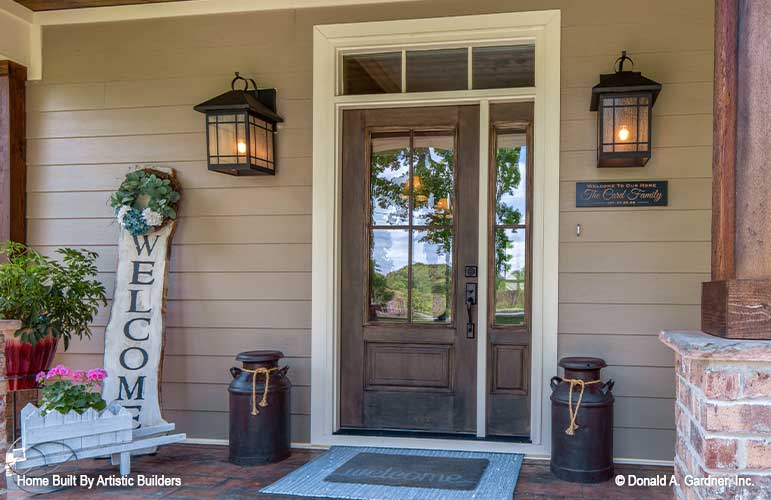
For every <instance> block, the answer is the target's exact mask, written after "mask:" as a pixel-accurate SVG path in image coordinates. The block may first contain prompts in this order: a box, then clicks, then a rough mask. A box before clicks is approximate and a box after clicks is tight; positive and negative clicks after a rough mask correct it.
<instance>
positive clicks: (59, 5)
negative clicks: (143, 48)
mask: <svg viewBox="0 0 771 500" xmlns="http://www.w3.org/2000/svg"><path fill="white" fill-rule="evenodd" d="M15 1H16V3H20V4H21V5H23V6H25V7H27V8H28V9H30V10H34V11H43V10H61V9H81V8H85V7H111V6H114V5H136V4H143V3H162V2H179V1H183V0H15Z"/></svg>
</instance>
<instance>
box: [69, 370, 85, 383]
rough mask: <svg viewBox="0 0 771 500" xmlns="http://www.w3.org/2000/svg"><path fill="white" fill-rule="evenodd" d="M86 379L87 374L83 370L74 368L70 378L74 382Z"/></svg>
mask: <svg viewBox="0 0 771 500" xmlns="http://www.w3.org/2000/svg"><path fill="white" fill-rule="evenodd" d="M86 379H87V375H86V372H85V370H74V371H73V372H72V380H73V381H74V382H85V381H86Z"/></svg>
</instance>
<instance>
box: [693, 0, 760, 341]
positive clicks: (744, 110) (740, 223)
mask: <svg viewBox="0 0 771 500" xmlns="http://www.w3.org/2000/svg"><path fill="white" fill-rule="evenodd" d="M770 30H771V2H756V1H752V0H716V1H715V90H714V108H713V116H714V132H713V156H712V178H713V184H712V211H713V212H712V281H709V282H707V283H704V284H703V287H702V301H701V310H702V315H701V317H702V330H704V331H705V332H706V333H709V334H712V335H719V336H722V337H727V338H747V339H771V166H770V165H769V162H768V154H769V153H768V152H769V150H771V129H770V128H769V126H768V117H769V116H771V88H770V87H769V83H768V82H769V81H771V46H770V45H769V44H768V41H767V40H768V33H769V31H770Z"/></svg>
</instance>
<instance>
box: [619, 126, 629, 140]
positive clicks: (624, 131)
mask: <svg viewBox="0 0 771 500" xmlns="http://www.w3.org/2000/svg"><path fill="white" fill-rule="evenodd" d="M618 139H619V140H620V141H628V140H629V129H628V128H626V125H622V126H621V128H620V129H619V131H618Z"/></svg>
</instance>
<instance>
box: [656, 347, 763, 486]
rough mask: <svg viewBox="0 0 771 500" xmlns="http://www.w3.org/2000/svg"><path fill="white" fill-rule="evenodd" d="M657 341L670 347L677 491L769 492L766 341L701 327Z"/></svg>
mask: <svg viewBox="0 0 771 500" xmlns="http://www.w3.org/2000/svg"><path fill="white" fill-rule="evenodd" d="M661 341H662V342H664V344H666V345H668V346H669V347H670V348H672V349H673V350H674V351H675V368H676V372H677V373H676V384H677V401H676V403H675V421H676V426H677V442H676V445H675V475H676V476H677V479H678V482H679V486H677V487H675V493H676V495H677V498H680V499H689V500H690V499H699V500H706V499H712V498H771V342H763V341H749V340H729V339H720V338H716V337H713V336H711V335H707V334H704V333H702V332H663V333H662V334H661ZM692 478H723V479H724V480H725V481H727V482H729V483H730V484H724V485H720V484H712V485H699V484H690V485H689V484H687V483H688V482H689V480H690V479H692ZM737 479H739V480H738V481H737ZM747 481H749V482H750V483H749V484H741V483H742V482H744V483H746V482H747ZM690 482H691V483H693V481H690Z"/></svg>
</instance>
